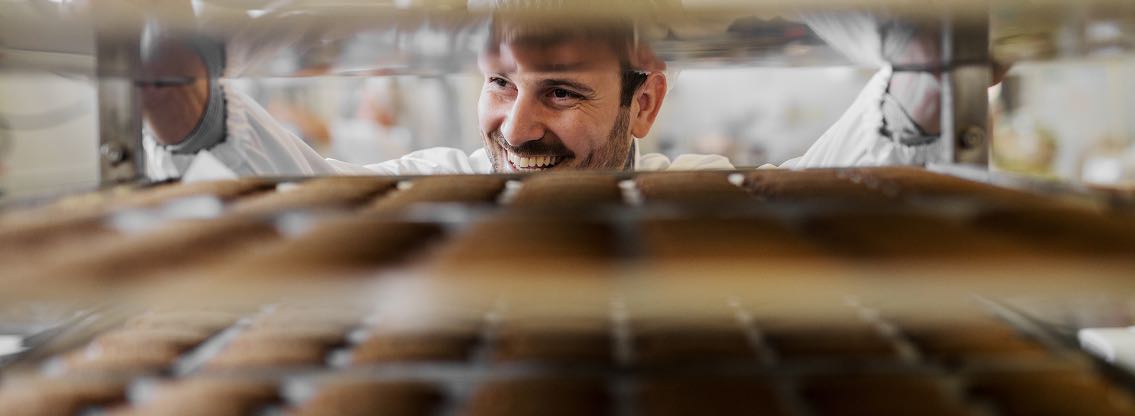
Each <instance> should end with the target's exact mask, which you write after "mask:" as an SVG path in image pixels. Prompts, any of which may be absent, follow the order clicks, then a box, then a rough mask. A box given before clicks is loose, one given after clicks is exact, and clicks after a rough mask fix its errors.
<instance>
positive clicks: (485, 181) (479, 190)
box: [365, 175, 507, 213]
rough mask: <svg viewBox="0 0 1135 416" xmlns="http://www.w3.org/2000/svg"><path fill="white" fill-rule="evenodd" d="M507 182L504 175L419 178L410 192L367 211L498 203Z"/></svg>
mask: <svg viewBox="0 0 1135 416" xmlns="http://www.w3.org/2000/svg"><path fill="white" fill-rule="evenodd" d="M505 182H507V180H506V179H505V178H504V177H501V176H480V175H456V176H432V177H425V178H417V179H414V180H413V181H411V182H410V183H411V186H410V188H409V189H400V190H398V191H394V192H390V193H388V194H386V195H384V196H382V197H381V198H378V199H377V200H375V201H374V203H372V204H371V205H369V206H368V207H367V208H366V209H365V210H366V211H367V212H376V213H389V212H396V211H398V210H403V209H406V208H407V207H410V206H412V205H414V204H422V203H468V204H489V203H495V202H496V200H497V198H498V196H499V195H500V193H501V191H502V190H504V185H505Z"/></svg>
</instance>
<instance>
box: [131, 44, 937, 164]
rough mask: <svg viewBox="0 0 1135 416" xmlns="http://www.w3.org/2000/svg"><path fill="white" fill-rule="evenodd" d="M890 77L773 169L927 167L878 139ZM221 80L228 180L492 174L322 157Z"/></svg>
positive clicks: (168, 156) (700, 159) (442, 157)
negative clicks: (797, 154) (803, 149)
mask: <svg viewBox="0 0 1135 416" xmlns="http://www.w3.org/2000/svg"><path fill="white" fill-rule="evenodd" d="M891 73H892V72H891V70H890V68H889V67H884V68H883V69H882V70H880V71H879V72H878V73H877V74H875V76H874V77H872V78H871V79H870V81H868V82H867V85H866V86H865V87H864V88H863V91H862V92H860V94H859V96H858V97H857V98H856V99H855V101H854V102H852V104H851V106H850V107H849V108H848V110H847V111H846V112H844V113H843V115H842V116H840V118H839V119H838V120H837V121H836V122H835V124H833V125H832V126H831V127H830V128H829V129H828V130H827V131H826V132H824V134H823V135H821V136H820V138H819V139H818V140H817V141H816V142H815V143H814V144H813V145H812V147H811V148H809V149H808V151H807V152H805V153H804V155H803V156H800V157H798V158H795V159H791V160H788V161H787V162H785V163H784V164H783V165H781V167H785V168H794V169H800V168H810V167H833V166H876V165H894V164H925V163H927V162H929V161H932V160H930V158H931V157H932V156H933V155H936V154H939V152H936V151H934V149H933V146H932V145H904V144H902V143H899V142H897V141H895V140H893V139H892V138H891V137H887V136H886V135H884V134H882V129H883V127H884V124H885V121H884V118H883V112H882V109H881V108H882V102H883V100H884V96H885V95H886V90H887V85H888V83H889V79H890V75H891ZM221 82H222V90H223V91H224V94H225V110H226V118H225V125H226V129H227V130H226V132H227V133H226V137H225V140H224V141H223V142H221V143H219V144H217V145H215V146H213V147H212V148H211V149H209V152H210V153H211V155H212V156H213V157H215V158H216V159H217V160H219V161H220V162H221V163H222V164H223V165H224V166H225V167H226V168H227V169H229V170H231V171H232V173H234V174H235V175H236V176H251V175H258V176H265V175H268V176H307V175H332V174H340V175H366V174H372V175H373V174H379V175H430V174H460V173H466V174H472V173H492V164H491V163H490V162H489V158H488V154H487V153H486V152H485V149H483V148H482V149H478V150H476V151H474V152H472V153H466V152H465V151H463V150H461V149H455V148H447V147H435V148H430V149H425V150H418V151H415V152H412V153H410V154H407V155H405V156H402V157H400V158H397V159H393V160H389V161H385V162H381V163H375V164H370V165H355V164H351V163H346V162H342V161H338V160H335V159H326V158H324V157H323V156H321V155H320V154H319V153H318V152H316V151H315V150H314V149H312V148H311V147H310V146H308V145H307V144H306V143H304V141H303V140H301V139H300V138H299V137H297V136H296V135H294V134H292V133H291V132H289V131H288V130H287V129H284V128H283V127H282V126H281V125H280V124H279V123H278V122H276V121H275V120H274V119H273V118H272V116H271V115H269V114H268V112H267V111H265V110H264V109H263V108H262V107H261V106H260V105H258V104H257V103H256V102H255V101H254V100H253V99H252V98H250V97H248V96H247V95H245V94H244V93H242V92H240V91H238V90H237V89H236V88H234V87H231V86H228V85H224V81H223V80H222V81H221ZM636 140H637V139H636ZM634 148H635V153H636V154H635V170H641V171H657V170H705V169H733V165H732V164H731V163H730V162H729V160H728V159H727V158H725V157H723V156H719V155H701V154H687V155H681V156H678V157H677V158H675V159H674V160H670V159H669V158H668V157H666V156H665V155H662V154H659V153H647V154H640V153H639V152H638V146H637V145H636V146H634ZM144 150H145V152H146V157H147V163H146V171H147V174H148V176H149V177H150V178H151V179H155V180H161V179H168V178H175V177H181V176H182V175H183V174H184V173H185V171H186V170H187V168H188V167H189V165H190V164H191V163H192V161H193V160H194V158H195V157H196V156H197V155H196V154H174V153H173V152H171V151H170V150H169V149H168V148H166V147H164V146H162V145H159V144H157V142H155V141H154V140H153V139H152V138H150V137H148V136H147V137H146V138H145V140H144Z"/></svg>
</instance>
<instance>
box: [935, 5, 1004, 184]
mask: <svg viewBox="0 0 1135 416" xmlns="http://www.w3.org/2000/svg"><path fill="white" fill-rule="evenodd" d="M942 26H943V27H942V63H943V65H944V66H945V67H946V68H947V70H946V71H945V72H944V73H943V74H942V120H941V121H942V139H944V140H948V141H947V143H948V145H947V146H944V148H943V149H944V150H943V151H944V152H945V153H946V154H944V155H943V157H942V158H941V160H943V161H946V162H950V163H962V164H971V165H980V166H983V167H988V166H989V148H990V138H991V134H990V132H989V121H988V111H989V93H988V89H989V86H990V83H991V81H992V74H991V67H990V63H991V60H990V58H989V14H988V12H986V13H984V14H980V15H979V14H965V15H958V14H954V13H951V14H948V15H947V16H946V17H945V18H944V20H943V22H942Z"/></svg>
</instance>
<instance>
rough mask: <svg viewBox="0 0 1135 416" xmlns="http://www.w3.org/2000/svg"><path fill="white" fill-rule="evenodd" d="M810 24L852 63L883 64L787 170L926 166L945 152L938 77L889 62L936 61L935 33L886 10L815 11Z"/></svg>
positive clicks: (811, 15)
mask: <svg viewBox="0 0 1135 416" xmlns="http://www.w3.org/2000/svg"><path fill="white" fill-rule="evenodd" d="M804 21H805V22H806V23H807V24H808V25H809V27H811V28H812V30H813V31H815V32H816V34H817V35H818V36H820V37H821V38H823V39H824V40H825V41H826V42H828V44H829V45H831V46H832V47H833V48H835V49H836V50H838V51H840V52H841V53H843V54H844V55H846V56H847V57H848V58H850V59H851V60H852V61H854V62H856V63H858V64H861V65H868V66H880V67H882V69H880V70H879V72H877V73H876V74H875V76H874V77H872V78H871V80H870V81H868V83H867V85H866V86H865V87H864V88H863V91H862V92H861V93H860V94H859V96H858V97H856V99H855V101H854V102H853V103H852V104H851V106H850V108H848V110H847V111H846V112H844V114H843V115H841V116H840V118H839V120H837V121H836V122H835V124H833V125H832V127H831V128H829V129H828V130H827V131H826V132H824V134H823V135H821V136H820V138H819V139H818V140H817V141H816V142H815V143H814V144H813V145H812V146H811V147H810V148H809V149H808V151H807V152H805V153H804V155H803V156H801V157H798V158H795V159H792V160H789V161H787V162H785V163H784V164H783V165H782V166H783V167H790V168H807V167H825V166H874V165H895V164H902V165H921V164H926V163H928V162H934V161H936V160H935V158H936V157H938V156H939V155H942V154H944V153H943V152H942V151H941V149H940V146H943V145H944V142H943V141H941V140H939V139H938V136H939V120H938V117H939V112H940V83H939V82H940V81H939V78H938V76H937V75H935V74H931V73H922V72H895V70H894V68H893V67H892V65H890V64H889V63H888V60H890V59H894V58H895V57H896V56H902V57H904V59H905V60H908V61H909V60H914V61H926V62H930V61H932V60H933V59H934V58H935V57H936V56H937V49H936V43H935V42H932V41H931V40H933V39H937V38H936V36H935V35H934V34H933V33H919V32H918V31H917V30H916V28H914V27H911V26H908V25H905V24H903V23H901V22H897V21H893V20H888V18H887V16H886V15H885V13H881V12H837V13H814V14H808V15H805V16H804Z"/></svg>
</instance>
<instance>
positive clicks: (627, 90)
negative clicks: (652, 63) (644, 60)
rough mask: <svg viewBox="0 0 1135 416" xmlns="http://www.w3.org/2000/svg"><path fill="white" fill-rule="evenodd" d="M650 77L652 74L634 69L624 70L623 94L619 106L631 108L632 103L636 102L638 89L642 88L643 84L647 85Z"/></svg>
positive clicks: (620, 96)
mask: <svg viewBox="0 0 1135 416" xmlns="http://www.w3.org/2000/svg"><path fill="white" fill-rule="evenodd" d="M648 76H650V74H647V73H645V72H642V71H637V70H634V69H624V70H623V77H622V78H623V83H622V84H623V89H622V93H621V94H620V95H619V106H622V107H630V106H631V101H632V100H634V93H635V91H638V88H639V87H641V86H642V84H645V83H646V78H647V77H648Z"/></svg>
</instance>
